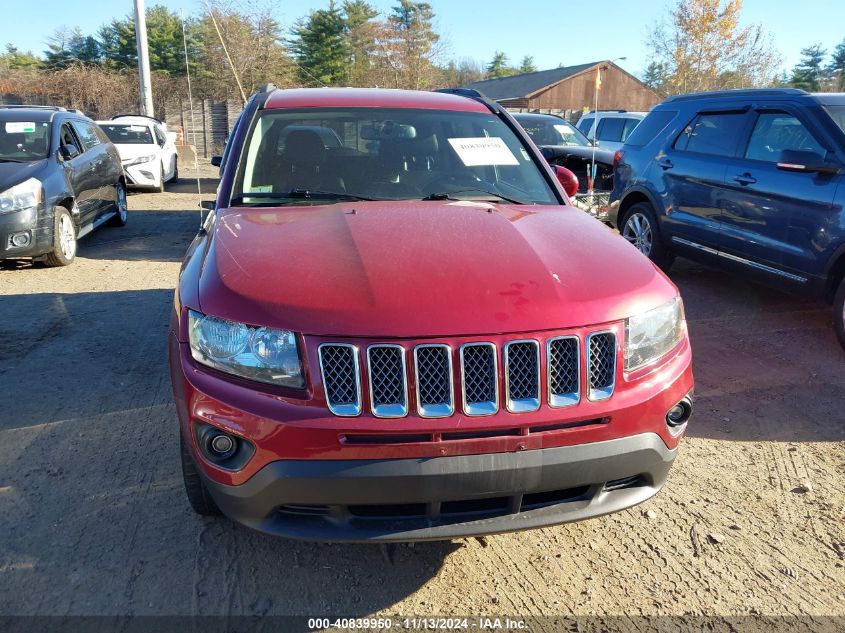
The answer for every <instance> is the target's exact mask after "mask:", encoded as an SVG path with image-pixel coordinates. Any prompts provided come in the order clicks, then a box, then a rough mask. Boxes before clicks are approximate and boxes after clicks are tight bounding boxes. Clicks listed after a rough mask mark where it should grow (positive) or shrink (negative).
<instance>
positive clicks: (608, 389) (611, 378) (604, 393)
mask: <svg viewBox="0 0 845 633" xmlns="http://www.w3.org/2000/svg"><path fill="white" fill-rule="evenodd" d="M587 382H588V394H587V397H588V398H589V399H590V400H606V399H607V398H609V397H610V396H611V395H612V394H613V389H614V387H615V386H616V335H615V334H613V332H594V333H592V334H590V335H589V336H588V337H587Z"/></svg>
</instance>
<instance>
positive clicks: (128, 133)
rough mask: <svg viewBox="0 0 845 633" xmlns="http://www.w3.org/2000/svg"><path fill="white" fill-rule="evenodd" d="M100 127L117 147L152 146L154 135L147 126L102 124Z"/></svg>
mask: <svg viewBox="0 0 845 633" xmlns="http://www.w3.org/2000/svg"><path fill="white" fill-rule="evenodd" d="M100 127H101V128H102V129H103V132H105V133H106V136H108V137H109V140H110V141H111V142H112V143H114V144H115V145H152V144H153V142H154V141H153V135H152V134H151V133H150V128H149V127H147V126H146V125H130V124H128V123H100Z"/></svg>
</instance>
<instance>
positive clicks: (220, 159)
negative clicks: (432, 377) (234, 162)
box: [211, 156, 223, 167]
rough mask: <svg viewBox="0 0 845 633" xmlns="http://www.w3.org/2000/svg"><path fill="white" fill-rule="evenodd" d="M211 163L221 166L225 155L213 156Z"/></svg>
mask: <svg viewBox="0 0 845 633" xmlns="http://www.w3.org/2000/svg"><path fill="white" fill-rule="evenodd" d="M211 164H212V165H213V166H214V167H220V165H222V164H223V157H222V156H212V157H211Z"/></svg>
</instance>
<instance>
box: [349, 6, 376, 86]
mask: <svg viewBox="0 0 845 633" xmlns="http://www.w3.org/2000/svg"><path fill="white" fill-rule="evenodd" d="M343 13H344V15H345V17H346V40H347V44H348V46H349V53H350V55H351V62H350V68H349V83H350V85H352V86H364V85H368V84H369V83H370V82H369V76H370V74H371V70H372V67H373V53H374V51H375V48H376V34H377V32H378V25H377V24H376V23H374V22H373V20H374V19H375V18H377V17H378V10H377V9H376V8H375V7H373V6H372V5H371V4H369V3H368V2H366V1H365V0H346V2H344V3H343Z"/></svg>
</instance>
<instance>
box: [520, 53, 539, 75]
mask: <svg viewBox="0 0 845 633" xmlns="http://www.w3.org/2000/svg"><path fill="white" fill-rule="evenodd" d="M519 72H521V73H536V72H537V64H535V63H534V58H533V57H531V56H530V55H526V56H525V57H523V58H522V61H521V62H520V63H519Z"/></svg>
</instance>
